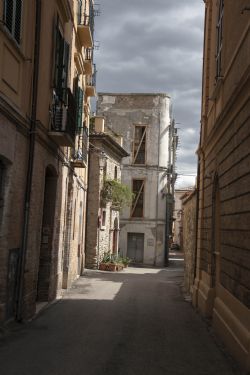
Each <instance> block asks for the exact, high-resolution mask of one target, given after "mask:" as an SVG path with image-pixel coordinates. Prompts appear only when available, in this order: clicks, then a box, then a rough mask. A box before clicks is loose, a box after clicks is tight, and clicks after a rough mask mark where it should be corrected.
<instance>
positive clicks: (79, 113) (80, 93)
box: [77, 87, 83, 132]
mask: <svg viewBox="0 0 250 375" xmlns="http://www.w3.org/2000/svg"><path fill="white" fill-rule="evenodd" d="M82 107H83V90H82V89H81V87H78V88H77V130H78V132H80V131H81V128H82Z"/></svg>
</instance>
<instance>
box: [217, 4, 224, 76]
mask: <svg viewBox="0 0 250 375" xmlns="http://www.w3.org/2000/svg"><path fill="white" fill-rule="evenodd" d="M223 14H224V0H220V3H219V11H218V21H217V44H216V79H219V78H221V76H222V74H221V65H222V40H223Z"/></svg>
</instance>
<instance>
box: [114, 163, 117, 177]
mask: <svg viewBox="0 0 250 375" xmlns="http://www.w3.org/2000/svg"><path fill="white" fill-rule="evenodd" d="M114 179H115V180H117V166H115V173H114Z"/></svg>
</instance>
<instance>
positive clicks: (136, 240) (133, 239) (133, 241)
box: [127, 233, 144, 263]
mask: <svg viewBox="0 0 250 375" xmlns="http://www.w3.org/2000/svg"><path fill="white" fill-rule="evenodd" d="M143 254H144V233H128V248H127V256H128V257H129V258H130V259H132V262H134V263H143Z"/></svg>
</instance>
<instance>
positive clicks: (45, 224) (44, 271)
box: [37, 167, 57, 302]
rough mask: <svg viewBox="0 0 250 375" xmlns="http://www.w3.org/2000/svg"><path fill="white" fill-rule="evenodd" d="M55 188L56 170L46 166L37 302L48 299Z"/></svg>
mask: <svg viewBox="0 0 250 375" xmlns="http://www.w3.org/2000/svg"><path fill="white" fill-rule="evenodd" d="M56 188H57V174H56V171H55V170H54V168H53V167H47V168H46V173H45V187H44V202H43V221H42V236H41V246H40V257H39V268H38V281H37V302H46V301H48V300H49V289H50V276H51V265H52V243H53V233H54V217H55V206H56Z"/></svg>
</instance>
